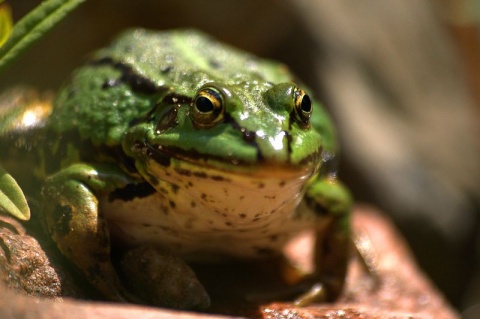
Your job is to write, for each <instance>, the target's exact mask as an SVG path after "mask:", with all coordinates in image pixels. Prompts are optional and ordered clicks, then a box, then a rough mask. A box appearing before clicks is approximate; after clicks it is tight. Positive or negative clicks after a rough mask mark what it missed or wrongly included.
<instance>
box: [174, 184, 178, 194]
mask: <svg viewBox="0 0 480 319" xmlns="http://www.w3.org/2000/svg"><path fill="white" fill-rule="evenodd" d="M179 189H180V186H178V185H177V184H172V191H173V193H174V194H178V190H179Z"/></svg>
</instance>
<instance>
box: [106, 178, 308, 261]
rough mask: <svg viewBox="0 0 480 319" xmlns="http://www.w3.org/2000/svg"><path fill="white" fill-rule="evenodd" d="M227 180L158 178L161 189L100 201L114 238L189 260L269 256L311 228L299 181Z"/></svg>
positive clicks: (276, 179) (220, 259) (301, 183)
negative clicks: (170, 180)
mask: <svg viewBox="0 0 480 319" xmlns="http://www.w3.org/2000/svg"><path fill="white" fill-rule="evenodd" d="M231 182H232V181H230V182H225V181H222V182H218V181H217V182H216V183H212V181H211V180H205V178H203V177H202V178H200V177H199V178H193V177H192V178H189V180H188V183H185V184H184V185H185V187H179V185H178V184H180V183H177V184H175V186H172V185H171V184H169V183H166V182H165V183H162V182H161V185H160V186H158V185H157V186H156V187H157V189H161V193H160V192H158V193H156V194H153V195H150V196H148V197H144V198H141V199H140V198H135V199H133V200H130V201H124V200H121V199H116V200H113V201H109V200H108V199H107V198H106V197H105V198H102V199H101V200H100V205H101V209H102V211H103V212H104V214H105V217H106V219H107V221H108V223H109V226H110V229H111V232H112V235H113V236H114V237H120V238H121V240H122V241H125V242H126V243H127V244H130V245H144V244H154V245H157V246H160V247H162V248H164V249H166V250H168V251H171V252H173V253H174V254H176V255H179V256H181V257H183V258H184V259H186V260H189V261H209V262H211V261H222V260H225V259H227V258H232V257H233V258H262V257H269V256H273V255H276V254H279V253H280V252H281V250H282V248H283V246H284V245H285V243H286V242H287V241H288V239H290V238H291V237H292V236H293V235H295V234H297V233H298V232H299V231H301V230H304V229H308V228H311V227H313V226H314V224H315V222H316V219H315V216H314V215H313V214H312V213H311V212H310V211H309V210H308V209H307V208H306V207H305V205H304V204H303V203H302V202H301V197H302V196H301V194H302V191H301V189H302V185H303V181H301V180H300V181H297V180H294V181H290V183H287V182H285V181H283V180H282V179H280V178H275V179H270V180H267V181H265V180H262V182H258V181H250V180H249V179H245V181H243V182H242V181H240V182H239V181H238V180H236V181H234V182H235V183H231ZM247 184H248V185H247ZM181 185H182V184H180V186H181ZM187 185H188V186H189V187H187Z"/></svg>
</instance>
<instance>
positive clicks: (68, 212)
mask: <svg viewBox="0 0 480 319" xmlns="http://www.w3.org/2000/svg"><path fill="white" fill-rule="evenodd" d="M72 215H73V209H72V207H71V206H68V205H57V206H55V209H54V211H53V216H54V218H55V221H56V222H55V230H54V231H55V232H56V233H57V234H58V235H60V236H65V235H67V234H68V233H69V232H70V221H71V220H72Z"/></svg>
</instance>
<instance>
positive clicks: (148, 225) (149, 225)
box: [142, 223, 152, 227]
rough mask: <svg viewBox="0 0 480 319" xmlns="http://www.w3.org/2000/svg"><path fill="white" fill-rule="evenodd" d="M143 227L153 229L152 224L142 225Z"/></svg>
mask: <svg viewBox="0 0 480 319" xmlns="http://www.w3.org/2000/svg"><path fill="white" fill-rule="evenodd" d="M142 226H143V227H152V225H151V224H146V223H144V224H142Z"/></svg>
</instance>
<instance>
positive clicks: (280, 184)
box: [278, 181, 286, 187]
mask: <svg viewBox="0 0 480 319" xmlns="http://www.w3.org/2000/svg"><path fill="white" fill-rule="evenodd" d="M285 184H286V182H285V181H281V182H280V183H279V184H278V186H280V187H283V186H285Z"/></svg>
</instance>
